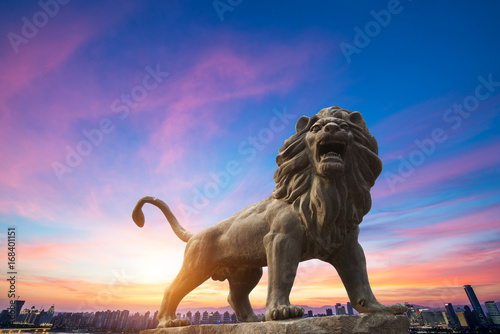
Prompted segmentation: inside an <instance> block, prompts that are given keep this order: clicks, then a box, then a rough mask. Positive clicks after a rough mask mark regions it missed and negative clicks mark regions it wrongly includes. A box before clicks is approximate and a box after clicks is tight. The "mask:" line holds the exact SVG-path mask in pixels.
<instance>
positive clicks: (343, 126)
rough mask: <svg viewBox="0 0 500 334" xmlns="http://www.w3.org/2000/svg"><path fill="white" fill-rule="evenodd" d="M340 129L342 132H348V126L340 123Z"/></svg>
mask: <svg viewBox="0 0 500 334" xmlns="http://www.w3.org/2000/svg"><path fill="white" fill-rule="evenodd" d="M340 128H341V129H342V130H345V131H347V130H349V124H347V123H340Z"/></svg>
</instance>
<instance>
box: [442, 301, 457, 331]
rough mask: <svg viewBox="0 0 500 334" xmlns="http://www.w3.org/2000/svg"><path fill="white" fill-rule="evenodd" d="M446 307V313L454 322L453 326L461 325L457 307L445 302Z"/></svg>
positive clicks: (450, 320)
mask: <svg viewBox="0 0 500 334" xmlns="http://www.w3.org/2000/svg"><path fill="white" fill-rule="evenodd" d="M444 307H445V309H446V314H447V315H448V320H449V322H451V323H452V324H453V326H460V321H459V320H458V317H457V314H456V313H455V309H453V305H452V304H451V303H448V304H444Z"/></svg>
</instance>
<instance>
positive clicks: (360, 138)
mask: <svg viewBox="0 0 500 334" xmlns="http://www.w3.org/2000/svg"><path fill="white" fill-rule="evenodd" d="M295 129H296V134H295V135H293V136H291V137H290V138H288V139H287V140H286V141H285V144H284V145H283V147H281V148H280V150H279V154H278V156H277V157H276V163H277V164H278V169H277V170H276V172H275V174H274V181H275V182H276V189H275V190H274V192H273V197H274V198H276V199H280V200H283V201H285V202H287V203H290V204H293V207H294V209H295V211H296V212H297V213H298V214H299V216H300V218H301V220H302V221H303V223H304V224H306V226H307V227H308V230H309V231H310V232H311V233H312V234H313V235H314V236H315V238H316V239H318V238H322V239H324V236H325V235H328V240H323V241H324V242H327V243H329V244H330V243H332V244H333V246H338V245H340V244H341V242H342V240H343V239H344V236H345V234H346V233H348V232H349V231H351V230H352V229H353V228H355V227H356V226H357V225H358V224H359V223H361V221H362V220H363V216H364V215H365V214H366V213H368V211H369V210H370V208H371V196H370V188H371V187H372V186H373V185H374V183H375V180H376V179H377V177H378V176H379V175H380V173H381V171H382V162H381V160H380V159H379V157H378V145H377V141H376V140H375V138H374V137H373V136H372V135H371V134H370V132H369V131H368V128H367V127H366V123H365V121H364V120H363V117H362V116H361V114H360V113H359V112H352V111H349V110H345V109H342V108H339V107H331V108H326V109H322V110H321V111H320V112H319V113H318V114H317V115H314V116H312V117H310V118H309V117H307V116H302V117H301V118H300V119H299V121H298V122H297V125H296V127H295ZM326 229H328V230H331V231H330V233H328V231H327V230H326Z"/></svg>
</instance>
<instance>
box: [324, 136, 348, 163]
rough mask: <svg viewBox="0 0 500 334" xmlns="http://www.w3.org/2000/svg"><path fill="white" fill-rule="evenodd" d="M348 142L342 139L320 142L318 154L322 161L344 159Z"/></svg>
mask: <svg viewBox="0 0 500 334" xmlns="http://www.w3.org/2000/svg"><path fill="white" fill-rule="evenodd" d="M346 149H347V144H346V143H345V142H341V141H328V142H320V143H319V144H318V156H319V158H320V161H327V160H332V161H334V160H340V161H343V159H344V154H345V152H346Z"/></svg>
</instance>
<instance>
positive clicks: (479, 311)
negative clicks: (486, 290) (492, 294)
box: [464, 285, 488, 327]
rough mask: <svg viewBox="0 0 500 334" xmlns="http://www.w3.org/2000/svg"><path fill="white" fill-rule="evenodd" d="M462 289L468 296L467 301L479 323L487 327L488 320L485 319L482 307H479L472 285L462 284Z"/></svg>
mask: <svg viewBox="0 0 500 334" xmlns="http://www.w3.org/2000/svg"><path fill="white" fill-rule="evenodd" d="M464 289H465V293H466V294H467V297H469V301H470V303H471V305H472V308H473V309H474V312H475V313H476V316H477V318H478V320H479V323H480V324H481V326H483V327H488V321H487V320H486V316H485V315H484V312H483V308H482V307H481V304H479V300H478V299H477V297H476V294H475V293H474V289H472V286H470V285H464Z"/></svg>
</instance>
